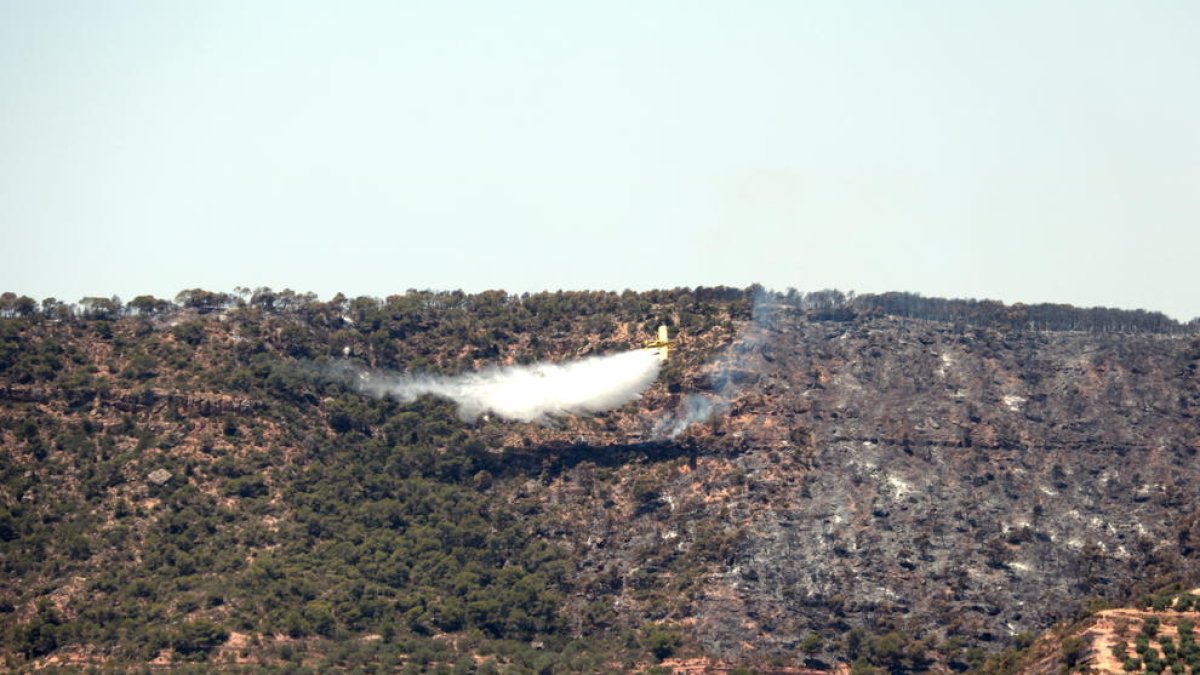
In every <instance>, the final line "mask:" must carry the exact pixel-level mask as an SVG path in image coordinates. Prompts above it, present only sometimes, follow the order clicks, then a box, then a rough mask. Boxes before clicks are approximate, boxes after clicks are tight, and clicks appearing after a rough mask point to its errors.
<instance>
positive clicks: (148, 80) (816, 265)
mask: <svg viewBox="0 0 1200 675" xmlns="http://www.w3.org/2000/svg"><path fill="white" fill-rule="evenodd" d="M1197 36H1200V4H1197V3H1195V2H1122V3H1113V2H1098V1H1086V2H1011V1H1006V2H993V3H978V2H972V3H963V2H949V1H947V2H936V3H935V2H890V1H889V2H829V3H823V4H822V3H806V2H750V3H746V2H738V3H733V2H729V3H712V2H695V1H687V2H672V3H666V2H660V3H655V2H627V3H625V2H611V1H610V2H603V3H592V4H584V3H574V2H553V3H550V2H537V3H534V2H528V3H526V2H489V3H459V2H445V1H441V2H428V3H421V2H398V1H393V2H346V3H334V2H321V3H303V2H278V3H272V2H242V1H239V2H220V1H213V0H203V1H201V0H192V1H189V2H170V1H162V0H154V1H150V0H146V1H142V2H134V1H122V2H110V1H104V0H86V1H80V2H66V1H46V0H37V1H36V2H18V1H15V0H0V227H2V228H3V241H4V242H5V246H4V248H5V250H7V251H8V254H7V255H6V256H5V263H4V264H3V266H0V290H13V291H17V292H20V293H25V294H29V295H32V296H34V297H36V298H38V299H41V298H43V297H46V296H51V295H53V296H57V297H59V298H60V299H66V300H71V301H75V300H78V299H79V298H80V297H83V296H84V295H111V294H118V295H120V296H121V297H123V298H125V299H130V298H132V297H133V296H134V295H137V294H141V293H151V294H154V295H158V296H160V297H173V296H174V295H175V293H176V292H177V291H179V290H181V289H183V288H191V287H197V286H198V287H202V288H207V289H209V290H222V291H229V290H232V288H233V287H234V286H249V287H254V286H262V285H265V286H271V287H273V288H276V289H280V288H284V287H291V288H293V289H295V290H300V291H315V292H316V293H318V294H319V295H321V296H322V297H329V296H331V295H332V294H333V293H335V292H338V291H342V292H344V293H346V294H347V295H350V296H356V295H364V294H365V295H375V296H385V295H388V294H391V293H395V292H402V291H403V290H404V289H406V288H410V287H416V288H435V289H454V288H462V289H464V290H468V291H475V290H482V289H487V288H503V289H506V290H510V291H518V292H519V291H527V290H528V291H536V290H541V289H558V288H563V289H581V288H599V289H613V290H621V289H624V288H634V289H644V288H652V287H673V286H695V285H716V284H727V285H735V286H744V285H747V284H750V283H752V282H756V281H757V282H760V283H763V284H764V285H766V286H768V287H774V288H779V289H783V288H786V287H789V286H791V287H796V288H798V289H801V290H816V289H820V288H827V287H835V288H840V289H842V290H856V291H858V292H870V291H887V290H907V291H915V292H920V293H924V294H926V295H940V296H950V297H979V298H983V297H988V298H995V299H1000V300H1004V301H1006V302H1018V301H1023V302H1041V301H1050V302H1071V303H1074V304H1079V305H1087V306H1090V305H1107V306H1119V307H1141V308H1145V309H1152V310H1161V311H1164V312H1167V313H1168V314H1170V315H1172V316H1175V317H1177V318H1183V319H1188V318H1192V317H1194V316H1197V315H1200V295H1198V294H1197V293H1196V289H1197V288H1200V283H1198V282H1197V274H1196V267H1197V265H1196V263H1195V260H1196V256H1197V251H1200V39H1197Z"/></svg>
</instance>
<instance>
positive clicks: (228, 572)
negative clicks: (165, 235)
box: [0, 288, 1200, 672]
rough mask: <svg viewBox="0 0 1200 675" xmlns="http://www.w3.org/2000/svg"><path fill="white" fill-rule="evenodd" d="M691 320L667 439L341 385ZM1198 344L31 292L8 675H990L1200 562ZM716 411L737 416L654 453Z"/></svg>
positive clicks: (1130, 319)
mask: <svg viewBox="0 0 1200 675" xmlns="http://www.w3.org/2000/svg"><path fill="white" fill-rule="evenodd" d="M756 306H757V307H758V309H759V310H762V309H763V308H768V309H769V310H770V311H753V310H754V308H755V307H756ZM752 319H754V320H755V321H754V324H753V325H754V330H755V331H756V332H755V333H754V336H753V339H749V338H747V337H745V335H744V333H743V334H742V337H738V335H739V331H741V330H742V329H743V328H744V327H745V326H747V325H748V324H749V323H750V322H751V320H752ZM660 323H667V324H668V325H670V326H672V327H673V334H676V333H677V334H679V335H680V341H681V345H682V346H683V347H684V348H683V349H681V350H680V352H679V354H678V356H677V357H676V359H677V360H674V361H673V362H672V363H671V364H669V367H668V368H667V369H666V370H664V374H663V382H662V383H660V384H658V385H656V386H655V388H653V389H652V390H651V391H650V392H648V393H647V395H646V398H645V399H644V400H643V401H642V403H641V407H639V406H638V405H632V406H629V407H628V408H627V409H625V410H623V411H618V412H616V413H613V414H611V415H606V416H601V417H599V418H597V419H596V420H588V421H575V422H572V421H566V422H564V423H563V426H562V427H561V428H557V429H542V428H538V427H533V426H528V425H507V424H502V423H498V422H480V423H478V424H472V425H464V424H463V423H461V422H460V421H459V420H458V418H457V416H456V415H455V412H454V409H453V405H452V404H451V403H449V402H446V401H441V400H437V399H433V398H424V399H421V400H418V401H417V402H415V403H413V404H410V405H401V404H398V403H396V402H393V401H386V400H375V399H370V398H365V397H361V396H358V395H355V394H353V393H352V392H349V391H347V390H346V389H345V388H343V387H341V386H339V385H336V384H331V383H327V382H323V381H321V380H320V378H314V377H312V369H311V367H310V366H311V364H316V365H317V366H320V365H322V364H325V363H328V362H329V361H331V360H333V359H337V358H343V357H345V358H349V359H351V360H352V361H354V362H355V363H358V364H361V365H364V366H370V367H375V368H386V369H393V370H399V371H424V372H435V373H455V372H460V371H462V370H464V369H467V368H473V367H478V366H480V365H484V364H487V363H492V362H497V361H507V362H530V361H534V360H538V359H542V358H554V359H561V358H567V357H573V356H580V355H585V354H589V353H603V352H605V351H610V350H616V349H626V348H629V347H631V346H636V345H637V344H639V343H640V341H641V340H643V339H646V338H649V337H651V335H652V332H653V329H654V327H656V326H657V325H658V324H660ZM1195 328H1196V326H1195V323H1194V322H1193V323H1192V324H1188V325H1186V326H1181V325H1179V324H1177V323H1175V322H1172V321H1170V320H1167V319H1165V317H1162V316H1161V315H1157V314H1148V313H1145V312H1125V311H1120V310H1079V309H1075V308H1070V307H1057V306H1045V305H1039V306H1031V307H1024V306H1019V305H1018V306H1004V305H999V304H998V303H988V302H976V301H947V300H936V299H925V298H920V297H919V296H913V295H909V294H885V295H879V296H857V297H848V296H845V295H842V294H840V293H837V292H834V291H822V292H817V293H808V294H801V293H796V292H789V293H785V294H771V293H767V292H765V291H764V290H763V289H761V288H751V289H746V290H742V289H728V288H717V289H674V290H670V291H655V292H647V293H633V292H625V293H620V294H617V293H593V292H581V293H561V292H560V293H542V294H535V295H521V296H515V295H508V294H506V293H503V292H498V291H493V292H486V293H480V294H474V295H468V294H464V293H459V292H454V293H432V292H419V291H411V292H408V293H405V294H402V295H396V296H392V297H389V298H387V299H386V300H378V299H374V298H356V299H348V298H344V297H341V296H338V297H336V298H334V299H332V300H329V301H327V302H321V301H318V300H317V299H316V298H315V297H313V296H311V295H310V294H298V293H294V292H291V291H286V290H285V291H279V292H276V291H271V290H270V289H257V290H254V291H250V290H249V289H239V290H237V291H235V292H234V293H232V294H226V293H213V292H208V291H203V290H200V289H192V290H189V291H185V292H184V293H181V294H180V295H179V296H178V297H177V298H176V299H175V301H174V302H171V301H166V300H159V299H155V298H152V297H149V296H141V297H139V298H135V299H134V300H133V301H130V302H129V303H122V302H121V301H120V300H119V299H117V298H88V299H85V300H84V301H82V302H80V303H79V304H78V305H65V304H63V303H61V302H58V301H56V300H53V299H48V300H46V301H43V302H41V303H37V302H34V301H32V300H30V299H28V298H24V297H17V296H15V295H12V296H11V297H9V296H8V295H6V296H4V298H3V301H2V302H0V443H2V445H3V448H4V451H3V452H2V453H0V613H2V614H0V616H3V617H5V619H4V620H3V621H0V625H2V626H3V629H2V630H0V658H3V659H5V661H4V663H5V665H6V666H9V667H14V668H22V667H28V666H29V665H30V663H31V662H32V661H35V660H38V659H42V660H45V659H52V658H59V657H61V658H66V657H68V656H72V657H75V658H79V659H82V660H84V661H85V662H102V661H106V662H111V663H115V664H133V663H145V662H147V661H149V660H151V659H154V658H155V657H159V656H163V657H164V658H167V659H171V660H174V661H176V662H188V661H196V662H206V665H211V664H214V663H216V664H226V663H231V662H232V660H234V659H238V658H242V659H248V660H249V661H251V662H253V663H259V664H275V665H285V664H293V665H304V666H307V667H309V668H312V669H316V670H327V669H330V668H352V667H371V668H382V669H394V668H401V667H411V668H414V669H421V668H427V669H432V668H434V667H445V668H455V669H456V670H460V671H461V672H470V671H472V670H478V671H481V672H486V671H487V670H488V669H489V668H491V667H493V666H495V667H501V666H506V667H512V668H513V669H514V672H553V671H556V669H557V671H605V670H628V669H630V668H632V667H633V666H634V665H635V664H636V663H641V664H643V665H648V664H650V663H652V662H653V661H654V660H655V659H660V658H667V657H670V656H676V655H684V656H687V655H699V656H707V657H709V658H712V659H716V660H723V661H725V662H727V663H743V664H750V665H754V664H757V665H762V664H763V663H765V662H770V661H772V660H773V661H775V662H778V663H782V664H790V665H800V664H805V663H807V664H809V665H832V664H834V663H836V662H839V661H844V662H852V663H857V664H858V665H859V667H860V668H861V669H867V668H872V667H877V668H884V669H887V670H890V671H892V672H903V671H912V670H922V669H927V668H931V667H934V666H938V667H941V666H945V667H950V668H955V669H965V668H969V667H972V666H976V665H979V664H981V663H982V662H983V659H984V656H985V655H986V653H988V652H994V651H997V650H999V649H1001V648H1002V647H1004V646H1007V645H1011V644H1013V633H1018V634H1019V633H1024V632H1037V631H1040V630H1042V629H1043V628H1045V627H1046V626H1048V625H1049V624H1050V623H1052V622H1054V621H1055V620H1059V619H1062V618H1065V617H1067V616H1069V615H1071V614H1073V613H1074V612H1076V611H1077V610H1079V608H1081V607H1084V606H1085V604H1086V603H1085V600H1086V599H1087V598H1089V597H1103V598H1105V599H1107V601H1117V600H1120V599H1121V598H1124V597H1128V596H1129V594H1131V593H1141V592H1146V591H1147V590H1149V589H1152V588H1154V587H1156V585H1159V584H1163V583H1168V582H1173V581H1184V580H1189V579H1188V578H1187V577H1188V575H1189V574H1190V570H1194V569H1196V568H1197V566H1196V565H1195V563H1196V558H1197V551H1198V550H1200V544H1198V542H1200V526H1198V525H1197V523H1200V509H1198V505H1197V502H1196V499H1195V497H1194V494H1195V488H1196V486H1197V485H1200V479H1198V477H1197V475H1196V471H1197V470H1196V468H1195V467H1196V463H1195V454H1196V451H1197V446H1196V444H1195V438H1196V437H1197V434H1196V431H1197V429H1196V419H1197V418H1196V415H1197V412H1196V411H1197V410H1198V409H1200V383H1198V382H1200V381H1198V378H1197V375H1196V369H1197V367H1198V364H1200V341H1197V340H1196V339H1195V337H1194V336H1192V335H1184V334H1183V333H1187V332H1188V331H1194V330H1195ZM730 344H735V345H739V347H738V350H740V351H737V354H738V356H737V358H736V359H735V362H734V363H733V364H732V365H728V367H722V368H713V367H711V366H709V365H707V364H709V363H710V362H711V361H712V360H713V359H714V358H715V357H717V356H718V355H719V354H722V353H726V352H725V351H724V350H725V348H726V347H728V346H729V345H730ZM696 391H703V392H716V391H721V392H724V393H726V394H728V396H729V397H730V400H729V406H728V410H727V411H726V413H725V414H722V415H720V416H718V417H717V418H714V419H711V420H705V421H702V422H700V423H698V424H697V425H695V426H694V427H693V428H692V429H689V431H688V432H687V433H685V434H683V435H681V436H680V437H679V439H678V440H676V441H665V440H655V439H654V438H652V437H651V436H649V435H647V433H646V431H647V429H648V428H651V427H653V422H654V421H655V420H657V419H660V418H661V417H662V416H664V415H668V414H670V412H671V411H673V410H675V409H676V406H677V405H678V404H679V402H680V400H681V398H682V397H684V396H686V395H687V394H689V393H692V392H696ZM159 470H162V471H163V472H165V473H158V471H159ZM152 474H153V475H155V476H162V475H169V478H168V479H166V480H162V481H159V480H158V479H157V478H156V479H150V478H149V477H150V476H151V475H152ZM746 645H753V646H754V648H753V649H748V648H747V647H746ZM489 664H490V665H489Z"/></svg>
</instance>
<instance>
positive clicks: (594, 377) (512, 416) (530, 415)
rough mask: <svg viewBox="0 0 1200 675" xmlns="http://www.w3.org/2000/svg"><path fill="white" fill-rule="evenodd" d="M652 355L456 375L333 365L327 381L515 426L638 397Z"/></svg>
mask: <svg viewBox="0 0 1200 675" xmlns="http://www.w3.org/2000/svg"><path fill="white" fill-rule="evenodd" d="M660 367H661V363H660V361H659V358H658V356H657V355H656V354H655V353H653V352H651V351H647V350H642V349H637V350H633V351H629V352H622V353H617V354H609V355H605V356H590V357H586V358H582V359H577V360H574V361H564V362H557V363H551V362H541V363H534V364H530V365H527V366H501V367H494V368H488V369H486V370H481V371H478V372H472V373H464V374H462V375H455V376H448V377H439V376H431V375H403V374H395V373H387V372H382V371H376V370H369V369H365V368H360V367H356V366H354V365H352V364H350V363H348V362H341V363H338V364H336V365H335V366H334V367H333V368H332V369H331V371H330V372H329V373H328V377H329V378H330V379H333V380H335V381H338V382H341V383H342V384H344V385H346V386H348V387H350V388H351V389H353V390H355V391H357V392H359V393H362V394H367V395H370V396H376V397H379V398H384V397H387V398H393V399H396V400H398V401H401V402H411V401H414V400H416V399H417V398H419V397H421V396H423V395H426V394H432V395H434V396H441V397H443V398H448V399H451V400H453V401H454V402H456V403H457V404H458V415H459V417H460V418H461V419H462V420H463V421H466V422H471V421H474V420H476V419H478V418H479V416H480V415H483V414H485V413H491V414H494V415H496V416H498V417H501V418H504V419H507V420H514V421H519V422H538V423H543V424H544V423H547V422H549V421H550V420H551V419H553V418H554V417H559V416H563V415H582V414H594V413H599V412H605V411H608V410H613V409H615V408H619V407H620V406H622V405H624V404H626V403H629V402H630V401H633V400H635V399H637V398H639V397H640V396H641V394H642V392H643V391H645V390H646V388H647V387H649V386H650V385H651V384H652V383H653V382H654V380H655V379H656V378H657V377H658V371H659V369H660Z"/></svg>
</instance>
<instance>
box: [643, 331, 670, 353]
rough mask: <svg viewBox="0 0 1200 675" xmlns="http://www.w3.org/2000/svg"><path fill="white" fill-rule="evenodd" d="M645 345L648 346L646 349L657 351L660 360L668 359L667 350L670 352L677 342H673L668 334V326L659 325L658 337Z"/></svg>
mask: <svg viewBox="0 0 1200 675" xmlns="http://www.w3.org/2000/svg"><path fill="white" fill-rule="evenodd" d="M643 346H644V347H645V348H646V351H651V352H657V353H658V359H659V360H660V361H666V360H667V352H669V351H670V350H671V348H672V347H674V346H675V343H674V342H672V341H671V339H670V338H669V337H668V336H667V327H666V326H659V327H658V339H657V340H651V341H649V342H647V343H646V344H645V345H643Z"/></svg>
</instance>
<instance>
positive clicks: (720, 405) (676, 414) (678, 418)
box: [651, 288, 776, 439]
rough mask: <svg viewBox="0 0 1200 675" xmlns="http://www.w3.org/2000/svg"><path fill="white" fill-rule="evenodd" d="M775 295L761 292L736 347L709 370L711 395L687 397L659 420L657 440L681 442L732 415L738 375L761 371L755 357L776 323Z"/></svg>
mask: <svg viewBox="0 0 1200 675" xmlns="http://www.w3.org/2000/svg"><path fill="white" fill-rule="evenodd" d="M773 296H774V294H773V293H772V292H769V291H766V290H764V289H762V288H759V289H758V290H757V291H756V292H755V294H754V298H753V303H754V304H753V305H752V306H751V314H750V319H751V321H750V324H749V325H748V326H746V327H745V328H744V329H743V330H741V331H740V332H739V334H738V336H737V339H735V340H734V343H733V345H731V346H730V347H729V349H727V350H726V351H725V352H724V353H723V354H721V355H720V356H719V357H718V358H717V359H716V360H715V361H714V362H713V363H712V364H711V365H710V366H709V367H710V368H711V372H710V374H709V378H708V379H709V383H710V384H711V385H712V391H711V392H710V393H705V394H688V395H687V396H685V397H683V400H681V401H680V402H679V405H678V406H677V407H676V409H675V410H674V411H673V412H671V413H668V414H667V415H666V416H664V417H663V418H661V419H659V420H658V422H657V423H656V424H655V425H654V430H653V431H652V432H651V433H652V435H653V436H654V437H655V438H671V439H674V438H678V437H679V435H680V434H682V433H683V432H684V431H686V430H687V428H688V427H690V426H691V425H693V424H698V423H703V422H707V421H709V420H711V419H714V418H716V417H719V416H721V415H724V414H726V413H728V412H729V410H730V408H732V404H733V399H734V398H736V397H737V396H738V394H739V393H741V390H742V382H741V381H740V380H739V378H738V377H736V375H737V373H739V372H753V371H756V370H758V369H759V364H758V362H757V359H756V354H758V353H759V352H761V350H762V347H763V344H764V343H765V341H766V340H767V331H768V330H769V329H770V328H771V327H772V325H773V323H774V321H775V311H776V308H775V302H774V297H773Z"/></svg>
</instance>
